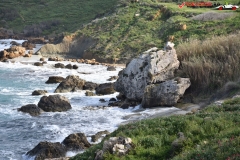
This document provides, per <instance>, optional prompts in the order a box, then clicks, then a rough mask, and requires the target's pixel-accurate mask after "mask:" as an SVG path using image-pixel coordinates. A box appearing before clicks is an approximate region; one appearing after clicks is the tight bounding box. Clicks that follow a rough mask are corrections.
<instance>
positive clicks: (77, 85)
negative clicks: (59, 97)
mask: <svg viewBox="0 0 240 160" xmlns="http://www.w3.org/2000/svg"><path fill="white" fill-rule="evenodd" d="M84 84H85V80H83V79H81V78H79V76H75V75H70V76H67V78H66V79H65V80H64V81H62V82H61V83H60V84H59V85H58V87H57V88H56V90H55V91H54V93H66V92H75V91H77V90H82V89H83V86H84Z"/></svg>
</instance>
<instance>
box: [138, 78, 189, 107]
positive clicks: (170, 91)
mask: <svg viewBox="0 0 240 160" xmlns="http://www.w3.org/2000/svg"><path fill="white" fill-rule="evenodd" d="M189 86H190V79H189V78H175V79H173V80H168V81H165V82H163V83H160V84H151V85H148V86H146V88H145V91H144V95H143V99H142V107H143V108H149V107H156V106H173V105H175V104H176V103H177V101H178V100H179V99H180V97H182V96H183V94H184V92H185V90H186V89H187V88H188V87H189Z"/></svg>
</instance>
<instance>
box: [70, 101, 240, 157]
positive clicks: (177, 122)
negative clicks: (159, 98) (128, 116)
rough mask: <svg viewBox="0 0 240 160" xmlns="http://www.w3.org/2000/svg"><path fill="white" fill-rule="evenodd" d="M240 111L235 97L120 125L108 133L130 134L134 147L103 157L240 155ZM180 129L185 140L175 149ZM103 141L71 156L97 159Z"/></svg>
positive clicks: (128, 135) (117, 134)
mask: <svg viewBox="0 0 240 160" xmlns="http://www.w3.org/2000/svg"><path fill="white" fill-rule="evenodd" d="M239 112H240V98H235V99H229V100H226V101H225V102H224V103H223V104H222V105H221V106H218V105H214V104H212V105H210V106H208V107H206V108H205V109H203V110H201V111H199V112H198V113H196V114H194V115H178V116H170V117H164V118H163V117H160V118H155V119H149V120H141V121H139V122H136V123H130V124H127V125H124V126H121V127H119V128H118V129H117V130H116V131H114V132H113V133H111V134H110V136H109V137H114V136H125V137H130V138H132V140H133V142H134V144H135V145H136V146H135V148H134V149H133V150H132V151H131V152H130V153H129V154H128V155H126V156H123V157H117V156H114V155H111V154H108V153H107V154H105V155H104V156H105V158H104V159H107V160H110V159H115V160H118V159H119V160H120V159H121V160H129V159H131V160H135V159H136V160H137V159H138V160H145V159H149V160H155V159H162V160H164V159H173V160H180V159H181V160H183V159H194V160H198V159H202V160H208V159H217V160H226V159H239V158H240V127H239V124H240V119H239ZM178 132H183V133H184V135H185V137H186V140H185V141H184V142H183V147H182V148H181V149H179V150H177V151H175V152H173V150H172V147H171V144H172V142H173V141H174V140H175V139H176V138H177V136H176V135H177V133H178ZM109 137H107V138H106V139H108V138H109ZM102 143H103V142H102ZM102 143H100V144H97V145H95V146H93V147H92V148H90V149H89V150H87V151H86V152H84V153H83V154H79V155H77V156H75V157H73V158H71V160H80V159H81V160H84V159H88V158H89V157H91V158H90V159H94V151H95V150H96V149H97V148H98V149H99V148H101V146H102Z"/></svg>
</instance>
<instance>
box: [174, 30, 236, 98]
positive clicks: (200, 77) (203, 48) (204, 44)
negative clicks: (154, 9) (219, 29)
mask: <svg viewBox="0 0 240 160" xmlns="http://www.w3.org/2000/svg"><path fill="white" fill-rule="evenodd" d="M177 53H178V59H179V61H180V62H181V63H180V64H181V65H180V72H179V74H180V75H181V76H186V77H189V78H190V79H191V83H192V85H191V90H192V91H194V92H195V91H196V92H198V93H199V92H202V93H205V94H206V93H207V92H208V93H212V92H213V91H216V89H220V88H221V87H222V86H223V85H224V84H225V83H227V82H229V81H237V80H238V79H239V77H240V33H238V34H234V35H228V36H221V37H213V38H211V39H208V40H205V41H200V40H191V41H190V42H189V43H182V44H180V45H179V46H178V47H177Z"/></svg>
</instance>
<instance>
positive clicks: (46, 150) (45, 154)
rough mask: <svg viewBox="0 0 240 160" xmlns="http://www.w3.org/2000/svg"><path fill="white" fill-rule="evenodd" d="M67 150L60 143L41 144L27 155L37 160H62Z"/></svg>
mask: <svg viewBox="0 0 240 160" xmlns="http://www.w3.org/2000/svg"><path fill="white" fill-rule="evenodd" d="M66 151H67V150H66V148H65V147H64V146H63V145H62V144H61V143H59V142H56V143H51V142H46V141H45V142H40V143H39V144H38V145H37V146H35V147H34V148H33V149H32V150H30V151H28V152H27V154H26V155H28V156H31V157H32V156H35V158H34V159H35V160H44V159H45V158H60V157H65V154H66Z"/></svg>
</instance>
